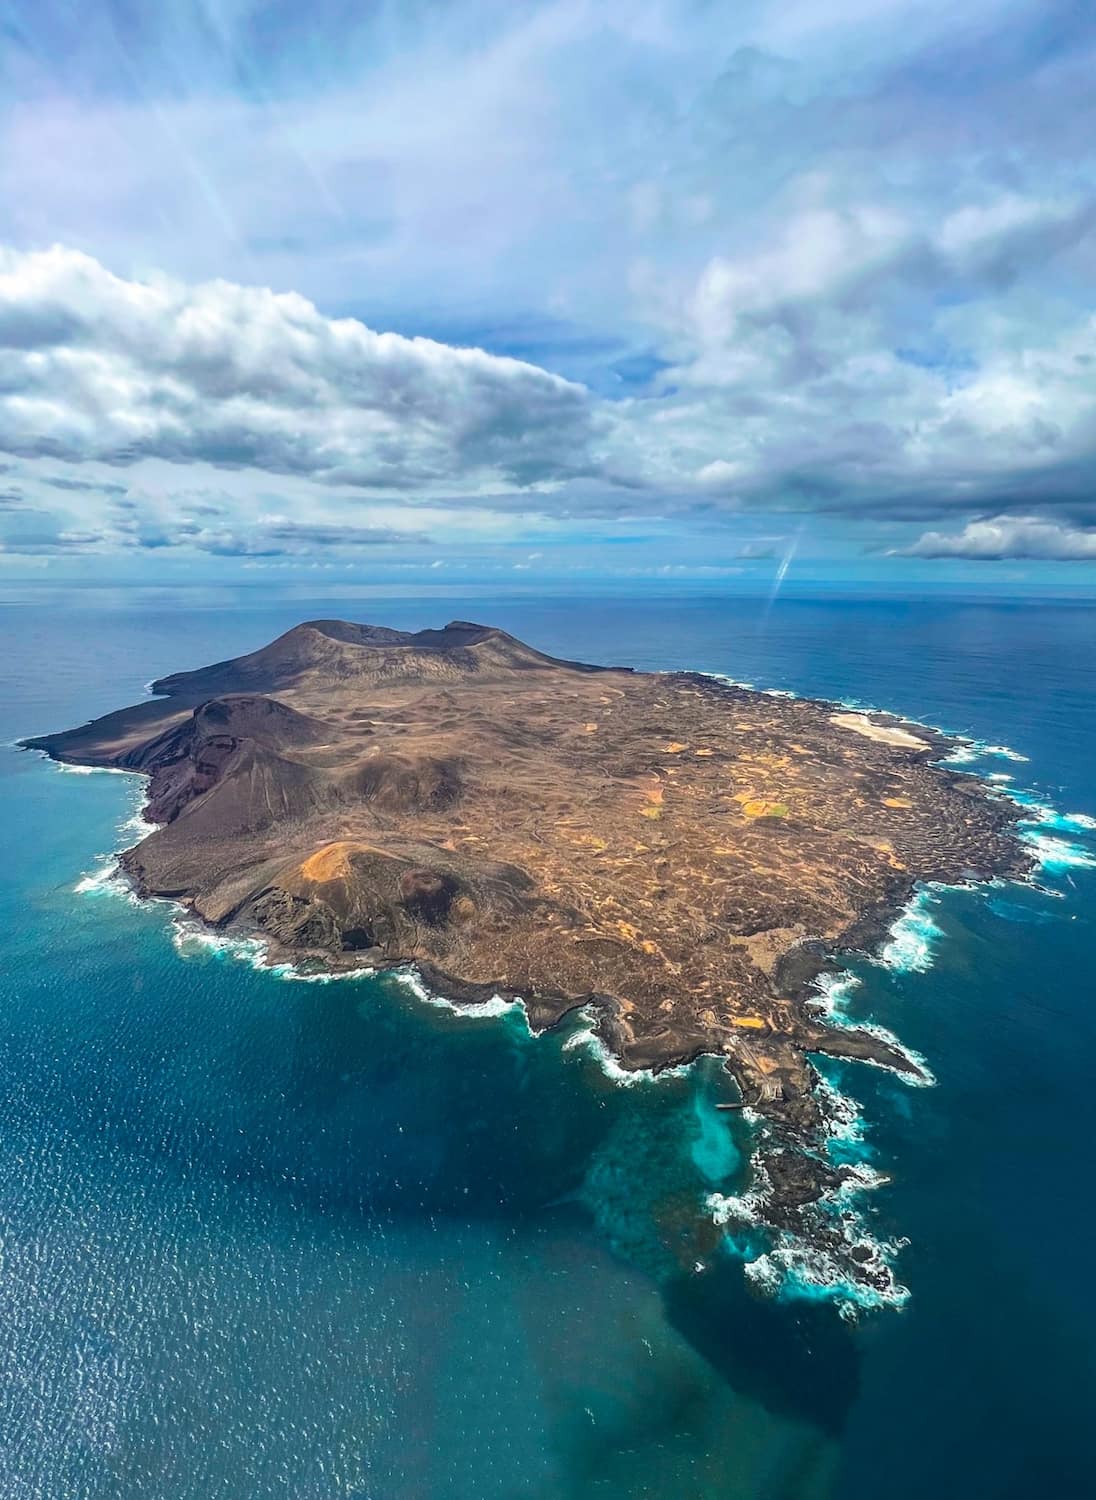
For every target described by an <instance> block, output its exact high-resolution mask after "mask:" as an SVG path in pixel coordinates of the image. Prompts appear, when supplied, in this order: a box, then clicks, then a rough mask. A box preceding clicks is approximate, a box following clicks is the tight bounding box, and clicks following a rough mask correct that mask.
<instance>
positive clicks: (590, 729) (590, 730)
mask: <svg viewBox="0 0 1096 1500" xmlns="http://www.w3.org/2000/svg"><path fill="white" fill-rule="evenodd" d="M582 732H583V734H597V725H596V724H595V723H594V722H593V721H591V722H590V723H589V724H583V726H582Z"/></svg>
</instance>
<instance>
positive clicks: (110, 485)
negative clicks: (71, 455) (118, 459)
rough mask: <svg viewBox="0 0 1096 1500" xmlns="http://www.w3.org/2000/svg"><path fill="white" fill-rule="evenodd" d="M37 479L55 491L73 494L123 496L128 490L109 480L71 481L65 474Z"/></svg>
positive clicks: (122, 485) (45, 475)
mask: <svg viewBox="0 0 1096 1500" xmlns="http://www.w3.org/2000/svg"><path fill="white" fill-rule="evenodd" d="M39 478H40V481H41V483H42V484H48V485H50V486H51V487H52V488H53V489H55V490H71V491H72V492H73V493H74V494H89V495H124V494H125V493H126V491H127V488H128V486H126V485H124V484H115V483H114V482H113V481H112V480H109V479H102V480H100V479H72V478H69V476H68V475H67V474H44V475H41V476H39Z"/></svg>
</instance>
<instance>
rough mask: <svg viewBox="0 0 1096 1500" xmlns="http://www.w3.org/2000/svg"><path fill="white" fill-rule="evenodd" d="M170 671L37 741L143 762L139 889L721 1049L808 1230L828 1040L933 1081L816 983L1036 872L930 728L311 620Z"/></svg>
mask: <svg viewBox="0 0 1096 1500" xmlns="http://www.w3.org/2000/svg"><path fill="white" fill-rule="evenodd" d="M151 688H152V692H153V693H154V694H155V695H156V696H155V697H151V698H148V699H146V700H145V701H143V702H141V703H139V704H137V705H136V706H134V707H132V708H124V709H121V710H119V711H118V712H115V713H111V714H108V715H106V716H105V717H104V718H100V719H97V720H95V721H94V722H92V723H89V724H86V725H83V726H81V727H79V728H76V729H70V730H68V731H66V732H64V733H59V734H49V735H45V736H42V737H41V738H37V739H31V740H27V741H25V742H24V743H25V744H26V745H27V746H28V747H31V748H35V749H38V750H42V751H45V752H46V753H47V754H48V755H50V756H51V757H53V758H54V759H56V760H59V761H62V762H68V763H71V764H74V765H82V766H99V767H114V768H122V769H125V770H130V771H137V772H143V773H144V774H145V775H147V777H148V778H149V783H148V800H147V808H146V812H145V816H146V818H147V819H148V821H149V822H151V823H153V824H156V825H158V826H157V827H156V829H155V831H154V832H152V833H150V834H149V835H148V836H147V837H146V838H143V839H142V840H141V841H140V842H139V843H138V844H137V845H136V846H135V847H133V848H131V849H128V850H126V851H125V852H124V853H123V854H121V855H120V861H121V865H122V868H123V869H124V871H125V873H126V875H127V876H128V878H129V880H130V881H131V882H132V884H133V886H134V888H135V889H136V890H137V891H138V892H139V893H141V894H143V895H147V896H158V897H170V898H171V899H173V900H174V901H177V902H180V903H182V904H183V905H184V906H185V907H186V908H188V909H189V910H190V911H191V912H192V913H193V914H194V915H195V917H197V918H199V919H201V920H202V921H203V922H205V923H208V924H210V926H212V927H214V928H216V929H219V930H222V931H225V932H228V933H232V934H239V935H241V936H244V935H246V936H258V937H261V938H262V939H263V940H264V942H265V944H266V952H267V955H268V958H269V961H270V962H272V963H276V962H284V961H286V960H291V961H292V962H294V963H295V964H297V965H299V966H302V967H305V968H308V967H312V968H322V969H325V970H330V971H341V970H346V969H351V968H353V969H374V970H390V969H395V968H400V967H405V966H414V969H415V970H416V971H417V973H418V974H419V975H420V976H421V979H422V981H423V982H424V983H425V984H426V985H427V986H428V987H430V988H431V989H433V990H435V991H436V992H438V993H440V994H442V995H444V996H445V997H446V998H448V999H450V1000H452V1001H454V1002H455V1003H458V1004H464V1005H469V1006H474V1005H477V1004H482V1003H483V1002H484V1001H486V1000H488V999H490V998H492V997H495V996H498V995H501V996H504V997H507V998H515V999H517V998H520V1000H521V1001H522V1003H523V1004H524V1006H525V1009H526V1012H527V1014H528V1018H529V1023H530V1026H531V1027H532V1028H534V1029H535V1030H544V1029H547V1028H550V1027H553V1026H556V1025H557V1024H558V1023H559V1022H560V1021H561V1020H562V1018H563V1017H564V1016H566V1015H567V1014H568V1013H569V1012H572V1011H574V1010H575V1009H576V1008H578V1007H587V1009H588V1014H589V1015H590V1016H591V1017H592V1018H594V1022H595V1024H596V1027H597V1030H598V1033H599V1035H600V1037H601V1039H602V1042H603V1044H604V1046H605V1047H606V1048H607V1049H608V1050H609V1052H611V1054H612V1055H613V1056H614V1057H615V1058H616V1059H617V1061H618V1062H619V1064H620V1066H621V1067H623V1068H625V1069H651V1070H655V1071H658V1070H661V1069H665V1068H668V1067H671V1066H674V1065H678V1064H683V1063H687V1062H689V1061H691V1060H693V1059H695V1058H697V1057H698V1056H700V1055H701V1054H714V1055H716V1056H718V1057H720V1058H722V1059H723V1060H724V1063H725V1066H726V1071H727V1074H728V1101H727V1102H728V1104H731V1105H733V1104H734V1103H735V1102H738V1103H741V1104H744V1105H746V1106H748V1107H749V1108H750V1109H751V1110H753V1111H756V1113H757V1114H758V1115H759V1116H761V1117H762V1118H763V1120H764V1122H765V1126H766V1129H765V1145H764V1148H763V1160H762V1161H761V1162H760V1163H759V1168H760V1169H761V1170H762V1171H763V1172H764V1174H765V1178H766V1181H767V1182H768V1184H769V1188H768V1193H767V1201H766V1208H765V1213H766V1216H767V1218H768V1219H769V1221H770V1222H771V1223H773V1224H775V1225H776V1226H778V1227H780V1228H782V1229H785V1230H793V1229H795V1228H797V1227H800V1226H801V1225H802V1223H803V1216H804V1213H805V1211H806V1209H807V1207H808V1205H810V1204H813V1203H815V1202H817V1201H818V1200H819V1199H820V1198H821V1197H822V1196H823V1195H824V1194H826V1193H832V1192H833V1190H834V1189H835V1187H836V1186H838V1185H839V1184H840V1181H841V1178H842V1169H841V1168H840V1167H839V1166H835V1165H834V1164H833V1163H832V1162H831V1161H830V1160H829V1159H828V1157H827V1156H826V1153H825V1152H824V1151H823V1150H821V1149H819V1141H820V1135H821V1131H822V1125H823V1120H822V1110H821V1105H820V1097H819V1089H818V1077H817V1074H816V1073H815V1070H814V1068H813V1067H812V1065H811V1062H810V1055H811V1054H829V1055H831V1056H837V1057H846V1058H848V1057H851V1058H860V1059H864V1060H866V1061H869V1062H873V1063H877V1064H881V1065H884V1066H887V1067H890V1068H894V1069H896V1070H898V1071H900V1072H906V1073H915V1072H916V1071H917V1067H918V1064H917V1063H916V1061H915V1060H914V1059H913V1058H912V1057H911V1056H910V1055H909V1054H907V1053H906V1052H905V1051H904V1050H903V1049H902V1048H901V1047H899V1046H898V1045H897V1044H896V1043H894V1042H893V1041H891V1040H889V1039H888V1038H887V1037H886V1036H885V1035H880V1034H878V1033H876V1032H874V1031H871V1030H864V1029H856V1028H854V1027H851V1026H842V1025H836V1024H832V1023H830V1022H829V1021H828V1020H827V1018H826V1016H825V1014H824V1012H823V1009H822V1007H821V1006H820V1005H819V1003H818V990H817V982H818V980H819V977H820V975H822V974H823V973H824V972H826V970H827V969H832V968H833V967H834V966H835V960H836V959H837V957H838V956H839V955H840V954H841V953H842V952H849V951H852V950H861V951H869V952H870V951H873V950H874V949H876V948H877V947H878V946H879V945H880V944H881V943H882V941H883V940H884V938H885V936H886V934H887V932H888V930H889V927H890V926H891V925H892V924H893V922H894V920H895V918H896V916H897V914H898V913H899V912H900V911H901V909H902V907H903V905H904V904H905V903H906V902H907V901H908V900H909V898H910V896H911V893H912V892H913V891H914V889H915V887H916V886H917V885H918V884H919V883H922V882H930V881H932V882H947V883H961V882H966V881H971V880H985V879H990V878H994V877H999V876H1002V875H1022V874H1024V873H1025V872H1026V871H1027V869H1028V866H1029V859H1028V855H1027V853H1026V852H1025V849H1024V846H1023V844H1022V843H1021V842H1020V840H1019V839H1018V838H1017V837H1016V836H1015V831H1014V826H1013V825H1014V823H1015V821H1016V818H1017V816H1018V815H1019V812H1020V809H1019V808H1017V807H1016V806H1015V805H1014V804H1013V803H1011V802H1009V801H1008V800H1007V799H1006V798H1003V797H1001V796H1000V795H995V794H994V793H993V792H992V790H991V789H990V788H989V787H987V785H986V784H985V783H984V782H982V781H980V780H979V779H977V778H975V777H972V776H970V775H965V774H962V773H959V772H956V771H952V770H949V769H947V768H946V767H945V766H943V765H942V764H940V762H941V761H942V760H943V759H944V758H945V757H946V756H947V755H948V754H949V753H951V752H952V751H953V750H954V748H955V741H953V740H950V739H948V738H947V737H945V736H943V735H941V734H939V733H937V732H936V731H933V730H928V729H925V728H924V727H922V726H921V725H917V724H911V723H908V722H904V721H901V720H899V719H896V718H894V717H892V716H889V715H886V714H880V713H874V712H872V713H860V712H854V711H851V710H848V709H845V708H842V707H841V706H840V705H837V704H834V703H829V702H822V701H818V700H812V699H806V698H797V697H792V696H788V695H774V694H769V693H764V692H757V691H753V690H749V689H746V688H743V687H739V686H735V685H732V684H730V683H729V682H725V681H723V680H717V679H715V678H713V677H711V676H706V675H703V674H700V673H696V672H688V671H680V672H641V671H633V670H630V669H629V668H626V667H613V666H606V667H603V666H592V665H588V664H585V663H580V662H573V661H564V660H559V659H557V658H554V657H552V656H548V655H545V654H544V653H542V652H540V651H537V650H534V649H533V648H532V647H530V646H527V645H525V644H523V643H522V642H521V641H519V640H517V639H515V638H514V637H513V636H511V635H508V634H507V633H506V632H505V631H503V630H500V629H495V628H492V627H490V626H484V625H477V624H471V623H468V622H465V621H455V622H453V623H451V624H449V625H446V626H445V627H444V628H443V629H437V630H420V631H417V632H414V633H411V632H404V631H399V630H391V629H386V628H384V627H381V626H374V625H358V624H350V623H347V622H345V621H341V620H313V621H309V622H307V623H305V624H301V625H298V626H296V627H295V628H294V629H292V630H289V631H288V632H287V633H286V634H285V635H282V636H281V637H279V638H278V639H277V640H275V641H273V642H272V643H271V644H269V645H267V646H265V647H263V648H262V649H261V650H258V651H255V652H252V653H251V654H249V655H246V656H241V657H238V658H236V659H235V660H231V661H223V662H218V663H216V664H215V665H213V666H208V667H203V668H200V669H199V670H196V671H187V672H180V673H177V674H175V675H173V676H169V677H164V678H161V679H160V680H159V681H157V682H154V683H153V684H152V685H151ZM731 1080H733V1083H732V1081H731ZM735 1084H737V1091H736V1090H735V1088H734V1085H735ZM732 1096H733V1097H732ZM816 1232H818V1231H817V1226H816ZM849 1253H850V1254H851V1256H852V1259H853V1263H854V1265H855V1264H856V1262H857V1260H858V1259H859V1261H860V1262H861V1264H860V1265H859V1267H858V1270H857V1274H863V1275H868V1274H871V1267H870V1266H868V1267H865V1265H864V1264H863V1262H864V1261H865V1260H867V1258H868V1257H867V1256H866V1254H861V1255H860V1256H859V1257H858V1256H857V1252H856V1247H855V1246H852V1247H850V1250H849ZM880 1274H882V1273H881V1272H880Z"/></svg>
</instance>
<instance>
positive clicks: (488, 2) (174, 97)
mask: <svg viewBox="0 0 1096 1500" xmlns="http://www.w3.org/2000/svg"><path fill="white" fill-rule="evenodd" d="M1094 77H1096V7H1093V6H1092V5H1091V3H1089V0H1072V3H1071V0H1031V3H1029V0H965V3H964V4H963V5H961V6H957V5H956V4H955V3H954V0H947V3H943V0H780V3H774V0H736V3H731V0H722V3H701V0H628V3H624V0H617V3H606V0H601V3H593V0H545V3H538V0H527V3H521V4H518V3H514V0H507V3H494V0H452V3H443V0H398V3H391V4H390V3H385V0H379V3H374V4H369V3H366V0H356V3H352V0H309V3H308V4H301V3H300V0H291V3H289V0H269V3H259V0H158V3H157V4H156V5H148V4H146V3H143V0H81V3H80V4H76V3H75V0H16V3H11V0H6V3H5V0H0V578H6V579H12V578H16V579H35V578H46V579H52V580H62V581H63V580H72V581H74V582H77V581H85V582H88V581H95V580H111V581H119V580H122V581H124V580H127V579H133V580H157V581H165V582H168V581H176V582H187V581H194V582H207V581H217V580H240V581H254V582H261V581H262V580H263V578H264V577H268V578H270V579H271V580H272V581H273V580H277V579H287V580H288V579H295V578H303V579H307V578H309V577H314V576H316V575H317V574H319V573H323V574H324V575H325V577H327V578H330V579H331V581H333V582H340V581H342V580H348V581H354V582H370V581H379V582H385V583H389V584H391V583H393V582H399V581H401V580H406V581H407V582H408V583H409V584H412V583H423V582H430V583H437V584H443V583H444V584H453V585H458V584H463V583H477V584H483V583H486V584H489V585H497V586H503V585H506V586H509V585H518V584H520V585H521V586H522V587H523V588H535V587H538V586H544V587H548V586H553V585H558V584H560V583H561V582H562V583H573V584H575V585H579V584H584V583H595V584H596V583H613V584H615V585H619V586H624V585H629V584H632V583H634V584H635V585H636V586H637V587H646V586H647V585H648V584H650V583H657V582H664V581H666V580H669V581H671V582H675V581H681V582H686V583H694V582H695V583H703V584H708V585H711V586H713V587H727V588H736V587H756V586H761V587H770V586H774V585H775V584H777V583H779V582H781V581H782V580H784V579H789V580H793V581H794V580H795V579H804V580H811V579H815V580H829V581H834V582H838V583H857V584H862V585H864V586H867V587H879V588H886V587H891V586H896V585H897V584H899V583H903V582H904V583H906V584H909V583H913V584H917V585H920V586H924V587H926V588H929V587H934V586H936V585H938V584H942V583H948V582H951V583H955V582H958V583H964V582H965V583H969V584H970V585H971V586H977V587H993V588H998V587H1000V588H1002V589H1004V590H1006V591H1007V590H1008V589H1009V588H1012V587H1016V588H1021V589H1022V588H1025V587H1041V586H1049V587H1063V588H1073V587H1078V586H1080V587H1088V588H1093V587H1096V486H1094V478H1096V89H1094V88H1093V82H1092V81H1093V78H1094Z"/></svg>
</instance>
